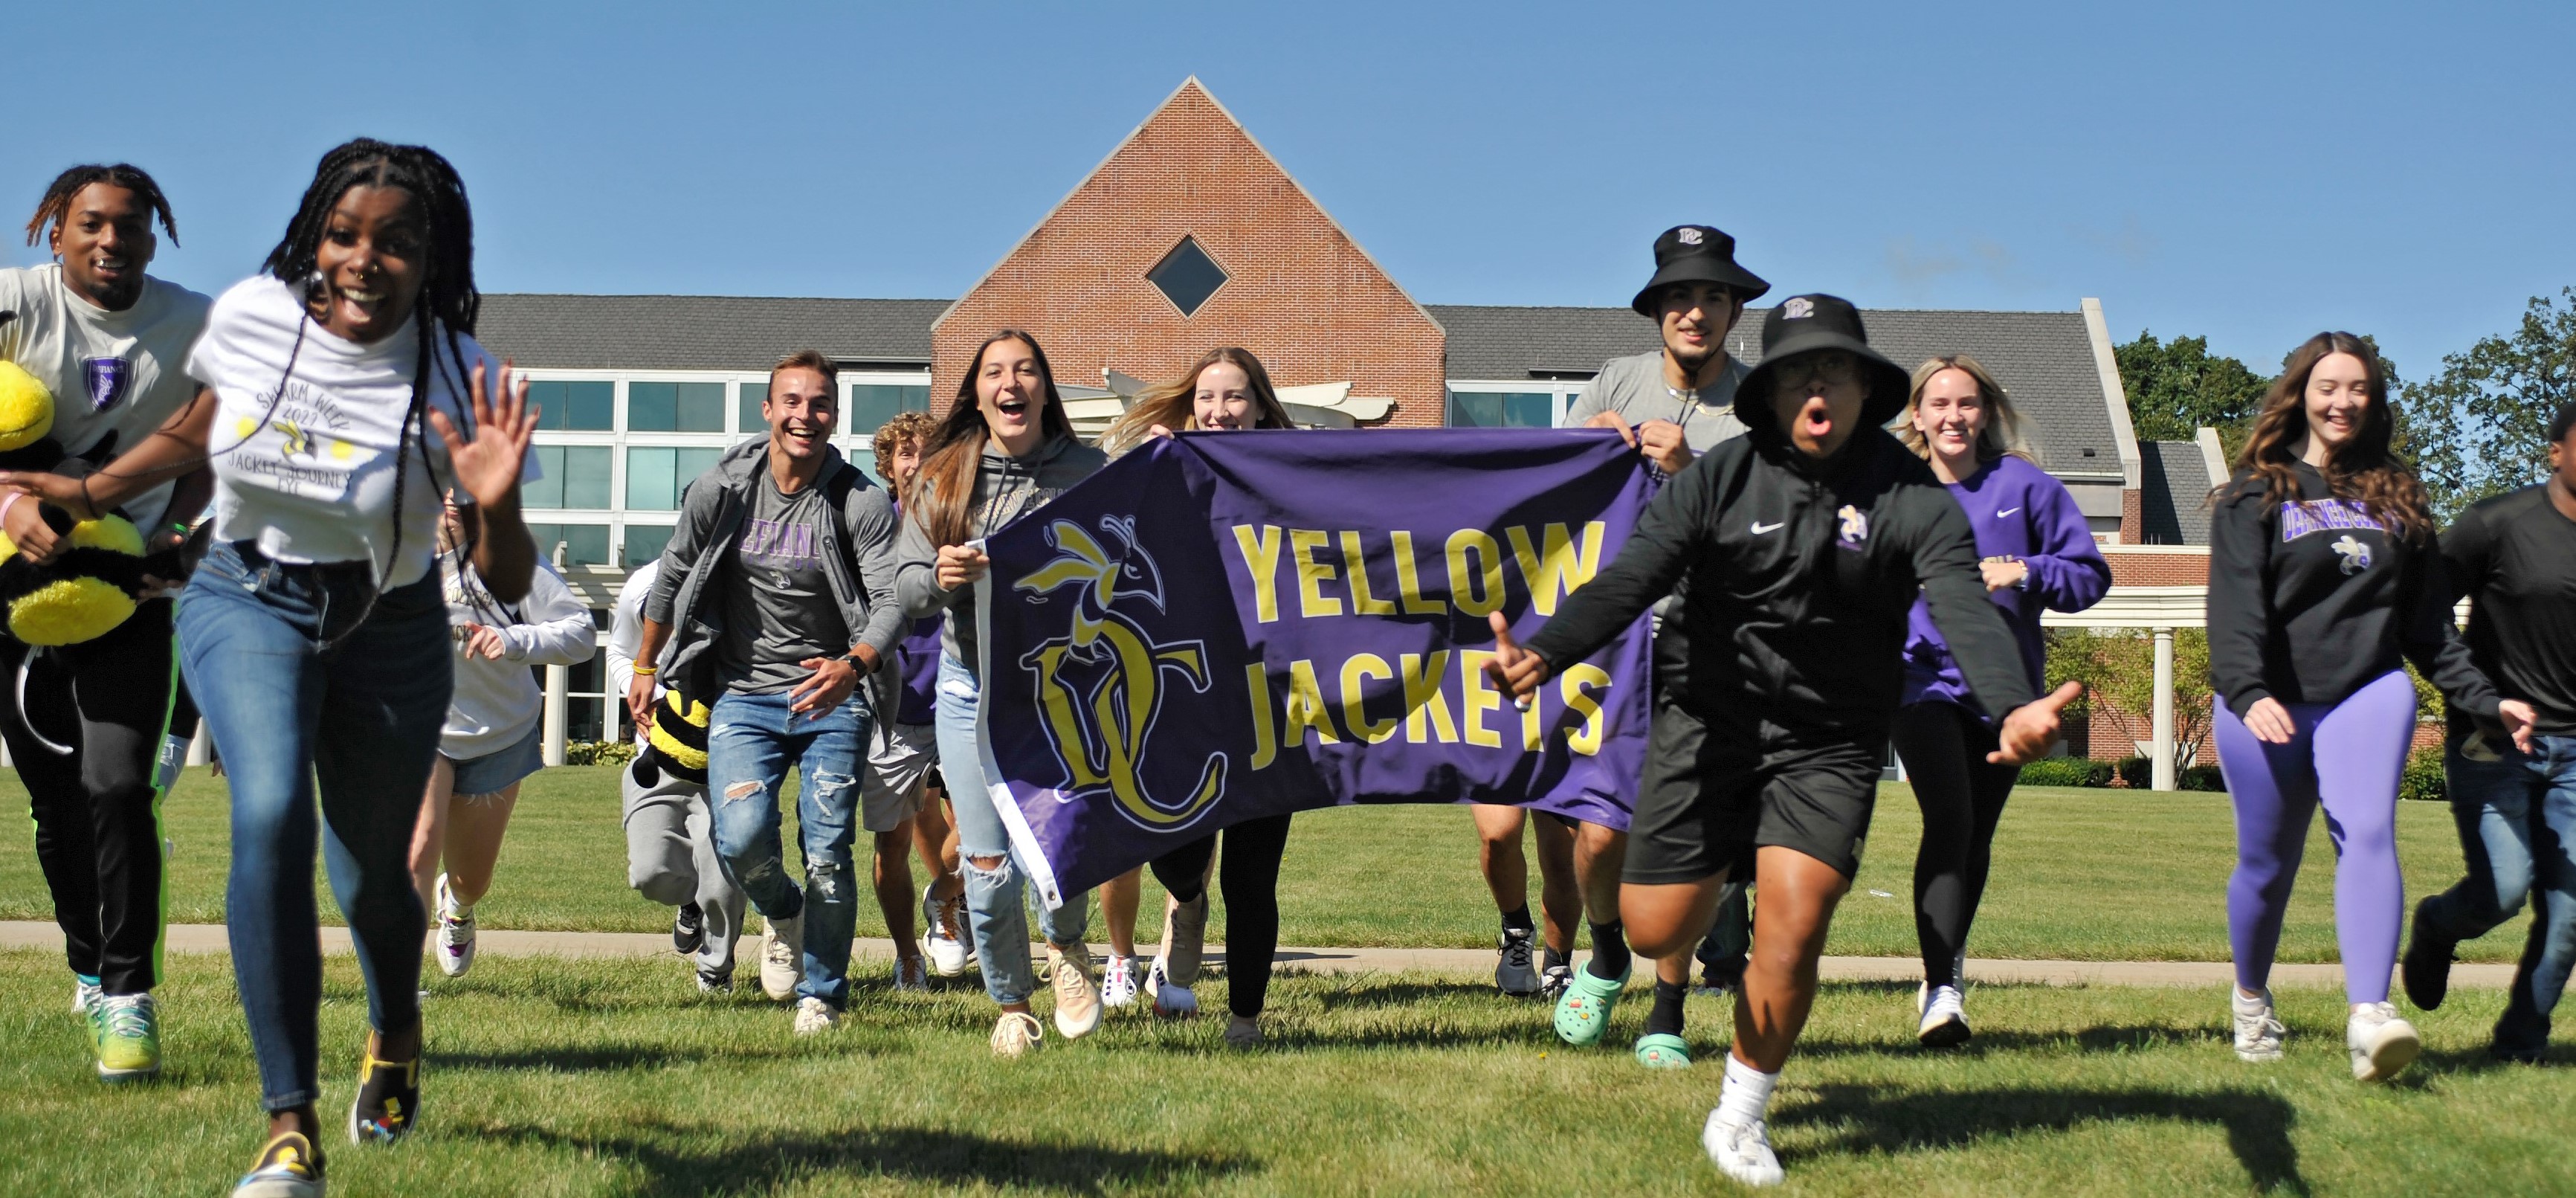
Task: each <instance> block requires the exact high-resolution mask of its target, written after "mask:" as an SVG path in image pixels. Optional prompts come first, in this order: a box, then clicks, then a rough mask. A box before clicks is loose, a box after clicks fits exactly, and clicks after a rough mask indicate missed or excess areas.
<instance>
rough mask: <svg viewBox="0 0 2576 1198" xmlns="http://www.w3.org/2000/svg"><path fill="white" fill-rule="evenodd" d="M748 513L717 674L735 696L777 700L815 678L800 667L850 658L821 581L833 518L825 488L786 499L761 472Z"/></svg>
mask: <svg viewBox="0 0 2576 1198" xmlns="http://www.w3.org/2000/svg"><path fill="white" fill-rule="evenodd" d="M755 473H756V474H757V476H758V477H757V480H756V481H755V482H754V483H753V484H752V487H751V510H749V511H747V512H745V513H743V521H742V534H741V536H740V538H739V539H737V540H736V541H735V542H734V572H735V573H734V577H733V578H732V579H729V580H727V583H728V585H725V586H724V587H723V588H722V590H723V594H724V600H723V601H724V635H723V636H722V637H720V638H718V640H717V641H716V646H715V650H716V674H717V676H718V677H719V678H721V679H723V680H724V687H725V689H726V690H727V691H730V692H732V693H734V694H737V695H774V694H777V693H778V692H780V691H784V690H787V689H790V688H792V687H794V686H795V685H796V684H797V683H799V682H803V681H804V680H806V679H807V678H809V677H812V676H813V673H814V671H812V670H810V669H807V668H806V667H804V666H803V665H800V664H798V663H800V662H803V661H805V660H807V659H809V658H815V657H839V656H841V655H842V654H844V653H848V652H849V651H850V632H849V629H847V628H844V627H842V624H841V605H840V604H839V603H838V602H837V601H835V600H834V599H833V598H832V582H831V579H830V578H829V577H827V576H825V574H824V573H823V533H822V527H821V525H822V522H823V521H825V520H829V519H832V518H833V512H832V508H831V505H830V504H829V503H827V502H826V501H825V500H824V498H823V488H822V487H821V486H819V485H818V486H808V487H805V488H804V489H802V490H799V491H798V492H796V493H795V494H794V495H782V494H780V493H779V491H778V480H776V479H775V478H772V477H770V474H769V472H768V471H767V470H761V471H756V472H755Z"/></svg>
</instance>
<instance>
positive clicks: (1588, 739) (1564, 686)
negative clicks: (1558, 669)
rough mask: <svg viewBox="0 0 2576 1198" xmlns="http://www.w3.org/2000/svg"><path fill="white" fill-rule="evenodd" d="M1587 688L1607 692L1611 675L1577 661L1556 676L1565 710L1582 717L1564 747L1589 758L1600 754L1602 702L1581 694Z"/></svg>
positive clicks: (1567, 737)
mask: <svg viewBox="0 0 2576 1198" xmlns="http://www.w3.org/2000/svg"><path fill="white" fill-rule="evenodd" d="M1587 686H1588V687H1591V688H1592V689H1593V690H1596V691H1605V690H1608V689H1610V671H1608V670H1605V669H1602V668H1601V667H1599V666H1596V665H1593V664H1591V663H1589V662H1580V661H1578V662H1576V663H1574V664H1573V665H1570V666H1567V667H1566V668H1565V672H1564V673H1562V674H1559V675H1557V692H1558V693H1559V694H1562V695H1564V696H1565V707H1566V710H1568V711H1572V712H1576V713H1578V714H1580V715H1582V717H1583V726H1582V727H1580V728H1577V729H1575V730H1574V731H1573V732H1571V733H1568V734H1567V735H1566V738H1565V747H1566V748H1569V749H1572V750H1574V751H1575V752H1577V753H1581V754H1583V755H1584V756H1586V757H1592V756H1597V755H1598V754H1599V753H1600V752H1601V731H1602V729H1601V700H1600V699H1599V698H1597V697H1595V696H1593V695H1589V694H1586V693H1584V689H1583V688H1585V687H1587Z"/></svg>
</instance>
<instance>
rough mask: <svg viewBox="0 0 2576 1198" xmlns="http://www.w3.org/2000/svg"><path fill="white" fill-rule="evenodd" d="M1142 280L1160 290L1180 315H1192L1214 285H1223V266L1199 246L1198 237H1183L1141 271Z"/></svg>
mask: <svg viewBox="0 0 2576 1198" xmlns="http://www.w3.org/2000/svg"><path fill="white" fill-rule="evenodd" d="M1145 281H1146V282H1149V283H1152V284H1153V285H1154V289H1155V290H1157V291H1160V292H1162V293H1163V298H1164V299H1167V300H1170V301H1172V306H1173V307H1175V308H1178V309H1180V310H1181V315H1183V316H1195V315H1197V314H1198V310H1199V307H1200V305H1203V304H1205V303H1207V302H1208V297H1209V296H1212V295H1215V294H1216V289H1217V288H1219V287H1223V286H1225V268H1223V267H1221V266H1218V265H1217V264H1216V259H1214V258H1211V257H1208V252H1207V251H1206V250H1203V249H1200V248H1199V239H1198V238H1195V237H1183V238H1181V243H1180V244H1179V245H1176V246H1173V247H1172V252H1171V253H1168V254H1165V255H1163V260H1162V261H1160V262H1157V263H1155V264H1154V269H1152V270H1149V271H1146V272H1145Z"/></svg>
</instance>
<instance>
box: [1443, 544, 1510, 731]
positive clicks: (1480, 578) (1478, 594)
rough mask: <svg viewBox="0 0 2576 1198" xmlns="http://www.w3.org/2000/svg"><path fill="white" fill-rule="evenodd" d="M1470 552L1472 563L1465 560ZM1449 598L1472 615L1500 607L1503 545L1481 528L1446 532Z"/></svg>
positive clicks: (1473, 717) (1494, 610)
mask: <svg viewBox="0 0 2576 1198" xmlns="http://www.w3.org/2000/svg"><path fill="white" fill-rule="evenodd" d="M1471 555H1472V556H1473V557H1474V558H1475V559H1476V561H1475V562H1473V563H1470V562H1469V561H1468V560H1467V559H1468V558H1469V557H1470V556H1471ZM1480 583H1481V584H1482V585H1481V586H1480V585H1479V584H1480ZM1449 602H1451V603H1454V604H1457V605H1458V610H1460V611H1462V612H1465V613H1467V614H1468V615H1471V616H1483V615H1491V614H1493V613H1494V612H1496V611H1499V610H1501V609H1502V606H1503V547H1502V546H1501V545H1500V544H1497V543H1496V542H1495V541H1494V538H1493V536H1492V535H1491V534H1489V533H1487V532H1486V531H1485V530H1483V529H1481V528H1462V529H1459V530H1458V531H1456V532H1453V533H1450V534H1449ZM1467 718H1468V720H1469V721H1470V722H1472V721H1474V719H1475V718H1476V717H1475V716H1474V715H1473V714H1472V713H1471V714H1469V715H1468V717H1467Z"/></svg>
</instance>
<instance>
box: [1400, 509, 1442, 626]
mask: <svg viewBox="0 0 2576 1198" xmlns="http://www.w3.org/2000/svg"><path fill="white" fill-rule="evenodd" d="M1386 536H1387V539H1388V540H1389V541H1392V542H1394V543H1395V593H1396V595H1397V596H1398V597H1400V598H1402V599H1403V600H1404V614H1406V615H1408V616H1445V615H1447V614H1449V606H1448V605H1447V604H1445V603H1442V602H1440V601H1439V600H1437V599H1426V598H1424V597H1423V594H1422V572H1421V570H1420V569H1418V568H1416V567H1415V566H1414V564H1413V534H1412V533H1409V532H1405V531H1403V530H1401V529H1398V530H1396V531H1394V532H1391V533H1388V534H1386Z"/></svg>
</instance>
